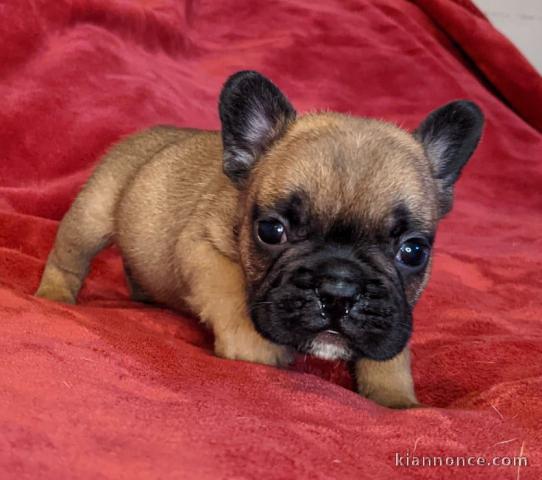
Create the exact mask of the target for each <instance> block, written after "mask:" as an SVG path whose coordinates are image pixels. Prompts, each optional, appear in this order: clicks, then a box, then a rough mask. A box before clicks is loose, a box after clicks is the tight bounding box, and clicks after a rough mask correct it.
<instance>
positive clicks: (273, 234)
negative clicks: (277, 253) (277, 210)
mask: <svg viewBox="0 0 542 480" xmlns="http://www.w3.org/2000/svg"><path fill="white" fill-rule="evenodd" d="M258 238H259V239H260V240H261V241H262V242H263V243H267V244H268V245H278V244H279V243H284V242H286V227H284V225H283V224H282V223H281V222H279V221H278V220H275V219H270V220H260V221H259V222H258Z"/></svg>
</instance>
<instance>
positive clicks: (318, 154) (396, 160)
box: [256, 125, 437, 231]
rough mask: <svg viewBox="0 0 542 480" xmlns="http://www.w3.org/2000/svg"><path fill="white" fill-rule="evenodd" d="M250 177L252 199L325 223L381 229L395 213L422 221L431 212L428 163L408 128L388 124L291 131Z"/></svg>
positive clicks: (428, 220)
mask: <svg viewBox="0 0 542 480" xmlns="http://www.w3.org/2000/svg"><path fill="white" fill-rule="evenodd" d="M377 127H379V125H377ZM397 130H398V129H397ZM294 134H295V132H294ZM257 181H258V188H257V189H256V191H257V194H256V197H257V198H256V203H257V204H258V205H259V206H261V207H267V208H270V209H273V208H275V209H279V210H284V211H288V212H289V214H293V215H294V216H295V215H297V216H298V217H300V219H302V217H303V216H310V217H313V218H318V219H320V223H321V224H322V225H328V228H332V225H333V224H334V223H342V224H345V225H346V224H354V225H362V226H365V227H366V228H368V229H370V230H376V229H378V230H384V231H385V230H386V229H388V228H393V224H394V222H396V221H397V219H398V218H403V219H408V221H409V222H413V223H415V224H417V225H418V226H420V227H422V228H424V229H430V228H432V226H433V224H434V222H435V218H436V207H437V205H436V191H435V185H434V181H433V180H432V176H431V172H430V167H429V163H428V162H427V161H426V159H425V158H424V156H423V152H422V150H421V147H419V145H418V144H417V143H416V142H415V141H414V139H411V138H410V135H408V134H407V133H406V132H404V133H403V132H401V131H399V132H396V131H395V130H393V129H391V132H390V131H388V130H387V129H386V128H381V129H379V128H376V129H374V128H373V129H371V128H369V129H358V130H341V129H330V130H329V131H322V130H320V131H317V130H315V131H308V132H306V133H305V134H298V135H294V136H293V137H292V138H290V139H286V141H285V142H283V143H282V144H281V145H279V146H278V148H277V149H276V150H275V151H273V152H271V155H270V156H269V158H267V159H266V161H264V162H262V166H261V168H260V169H259V172H258V179H257ZM390 225H391V226H390Z"/></svg>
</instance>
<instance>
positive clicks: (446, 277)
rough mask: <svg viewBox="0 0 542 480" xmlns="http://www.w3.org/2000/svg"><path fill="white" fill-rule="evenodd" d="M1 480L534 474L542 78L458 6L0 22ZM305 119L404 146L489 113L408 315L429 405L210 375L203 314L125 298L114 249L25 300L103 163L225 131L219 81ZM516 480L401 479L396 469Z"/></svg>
mask: <svg viewBox="0 0 542 480" xmlns="http://www.w3.org/2000/svg"><path fill="white" fill-rule="evenodd" d="M0 12H1V16H2V22H1V25H0V45H2V49H1V51H0V75H1V78H2V81H1V83H0V98H1V100H2V107H1V108H0V147H1V149H0V155H1V159H2V160H1V162H0V225H1V228H0V478H2V479H12V478H13V479H20V478H33V479H35V478H44V479H45V478H47V479H49V478H50V479H74V478H85V479H87V478H88V479H97V478H104V479H105V478H107V479H109V478H111V479H113V478H115V479H117V478H129V479H143V478H162V479H169V478H172V479H173V478H175V479H184V478H186V479H222V478H224V479H226V478H235V479H241V478H242V479H263V478H265V479H286V478H303V479H305V478H306V479H329V478H352V479H360V478H377V479H391V478H394V479H398V478H405V479H443V478H468V479H478V478H479V479H510V478H521V479H522V480H526V479H533V480H534V479H538V478H542V476H541V472H540V469H539V465H540V463H541V462H542V455H541V442H542V320H541V318H542V302H541V300H540V296H541V291H542V276H541V274H540V271H541V269H542V242H541V239H540V237H541V232H542V216H541V212H542V194H541V192H542V163H541V160H542V158H541V156H542V155H541V154H542V148H541V147H542V141H541V134H540V133H539V131H540V129H541V128H542V93H541V89H542V83H541V79H540V76H538V75H537V73H536V72H535V71H534V70H533V68H532V67H530V66H529V65H528V63H527V62H526V61H525V60H524V58H523V57H522V56H521V55H520V54H519V53H518V51H517V50H516V49H515V48H514V47H513V46H512V45H511V44H510V43H509V42H508V41H507V40H506V39H505V38H504V37H503V36H502V35H500V34H499V33H498V32H496V30H494V28H493V27H492V26H491V25H490V24H489V23H488V22H487V20H486V19H485V18H484V17H483V15H481V14H480V12H479V11H477V10H476V9H475V8H474V7H473V6H472V4H470V3H469V2H468V1H459V0H458V1H451V0H448V1H445V0H435V1H424V0H418V1H413V2H408V1H406V0H395V1H392V0H387V1H386V0H375V1H369V0H340V1H339V0H325V1H318V2H316V1H314V0H311V1H309V0H296V1H287V0H277V1H272V2H271V1H264V0H253V1H252V0H251V1H248V0H247V1H242V2H240V1H233V0H225V1H220V2H218V1H217V2H212V1H197V0H194V1H189V0H187V1H186V2H183V1H181V0H177V1H174V0H139V1H132V2H127V1H121V0H92V1H91V0H88V1H76V0H72V1H68V0H54V1H53V0H50V1H45V0H41V1H40V0H34V1H31V0H20V1H11V2H4V3H2V4H1V5H0ZM246 68H250V69H257V70H260V71H262V72H263V73H264V74H266V75H268V76H269V77H271V78H272V79H273V80H274V81H275V82H276V83H277V84H278V85H279V86H280V87H281V88H282V89H283V90H284V91H285V92H286V93H287V95H288V96H289V97H290V98H291V100H292V102H293V103H294V105H295V106H296V108H297V109H298V110H299V111H300V112H303V111H308V110H313V109H332V110H338V111H341V112H351V113H353V114H356V115H367V116H375V117H378V118H383V119H387V120H391V121H394V122H397V123H398V124H400V125H402V126H404V127H406V128H414V127H415V126H416V125H417V124H418V123H419V122H420V121H421V120H422V118H423V117H424V116H425V115H426V114H427V113H428V112H429V111H430V110H432V109H433V108H435V107H437V106H439V105H440V104H443V103H445V102H447V101H450V100H452V99H456V98H470V99H472V100H474V101H476V102H478V103H479V104H480V105H481V106H482V108H483V110H484V112H485V114H486V117H487V126H486V131H485V134H484V137H483V140H482V143H481V146H480V148H479V150H478V151H477V152H476V154H475V155H474V157H473V159H472V160H471V163H470V164H469V165H468V166H467V168H466V169H465V170H464V174H463V177H462V179H461V180H460V182H459V185H458V188H457V190H456V194H457V195H456V202H455V208H454V211H453V213H452V214H451V215H450V216H449V217H448V218H447V219H446V220H445V221H444V222H443V224H442V226H441V229H440V231H439V234H438V238H437V242H436V254H435V259H434V266H433V275H432V280H431V282H430V285H429V287H428V289H427V291H426V292H425V294H424V295H423V297H422V300H421V302H420V304H419V306H418V307H417V309H416V311H415V331H414V335H413V340H412V350H413V365H414V377H415V382H416V385H417V390H418V393H419V398H420V400H421V401H422V402H423V403H425V404H427V405H429V406H430V407H428V408H421V409H415V410H410V411H392V410H388V409H385V408H382V407H379V406H377V405H375V404H373V403H371V402H369V401H367V400H365V399H363V398H361V397H360V396H358V395H357V394H356V393H354V392H353V391H351V390H350V389H349V387H350V385H349V383H350V382H349V380H348V374H347V371H346V368H345V366H344V365H342V364H327V363H322V362H315V361H311V360H310V359H303V358H301V359H299V360H298V362H297V364H296V366H295V367H294V368H292V369H291V370H290V371H285V370H278V369H274V368H270V367H265V366H260V365H254V364H249V363H244V362H233V361H227V360H222V359H218V358H215V357H214V356H213V354H212V348H211V347H212V338H211V335H210V334H209V333H208V332H206V331H205V330H204V329H203V327H201V326H200V325H198V323H197V322H196V321H195V320H192V319H188V318H183V317H180V316H179V315H176V314H175V313H173V312H170V311H167V310H165V309H160V308H152V307H145V306H142V305H139V304H136V303H133V302H131V301H130V300H129V299H128V295H127V289H126V286H125V283H124V280H123V277H122V271H121V264H120V260H119V258H118V255H117V253H116V252H115V251H114V250H110V251H108V252H105V253H104V254H103V255H101V256H100V257H99V258H98V259H97V260H96V262H95V264H94V267H93V270H92V273H91V276H90V278H89V279H88V281H87V283H86V285H85V287H84V289H83V291H82V295H81V298H80V300H81V303H80V305H77V306H65V305H60V304H56V303H52V302H49V301H45V300H38V299H36V298H34V297H33V296H32V293H33V292H34V290H35V289H36V287H37V285H38V281H39V277H40V274H41V271H42V269H43V265H44V262H45V259H46V256H47V254H48V251H49V249H50V248H51V245H52V242H53V239H54V234H55V231H56V228H57V225H58V223H57V222H58V220H59V219H60V218H61V216H62V215H63V213H64V212H65V211H66V210H67V208H68V206H69V204H70V202H71V201H72V200H73V198H74V196H75V194H76V192H77V191H78V189H79V188H80V187H81V185H82V183H83V182H84V180H85V179H86V178H87V177H88V175H89V174H90V171H91V169H92V167H93V165H94V164H95V162H96V161H97V159H98V158H99V156H100V155H101V154H102V153H103V152H104V150H105V149H106V148H107V147H108V146H109V145H110V144H111V143H112V142H113V141H115V140H117V139H119V138H120V137H121V136H122V135H125V134H128V133H130V132H133V131H135V130H138V129H141V128H143V127H146V126H149V125H153V124H159V123H160V124H168V123H169V124H176V125H179V126H190V127H202V128H217V127H218V116H217V108H216V102H217V95H218V93H219V90H220V87H221V83H222V82H223V81H224V79H225V78H226V76H227V75H229V74H231V73H232V72H234V71H235V70H238V69H246ZM408 450H409V451H410V453H411V455H431V456H435V455H448V456H458V455H461V456H471V455H482V456H485V457H486V458H488V459H491V458H492V457H493V456H515V455H518V454H519V453H520V451H521V452H522V453H523V454H524V455H526V456H527V457H528V461H529V463H530V465H529V466H528V467H521V470H520V471H519V475H520V476H519V477H516V476H517V475H518V469H517V467H470V468H469V467H463V468H460V467H434V468H429V467H426V468H421V467H418V468H415V467H412V468H407V467H398V466H395V453H396V452H397V453H399V454H402V455H404V454H406V452H407V451H408Z"/></svg>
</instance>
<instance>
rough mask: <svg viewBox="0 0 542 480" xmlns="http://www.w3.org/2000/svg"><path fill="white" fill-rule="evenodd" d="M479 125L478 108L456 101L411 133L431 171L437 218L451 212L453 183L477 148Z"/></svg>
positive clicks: (480, 131) (479, 115)
mask: <svg viewBox="0 0 542 480" xmlns="http://www.w3.org/2000/svg"><path fill="white" fill-rule="evenodd" d="M483 125H484V115H483V114H482V111H481V110H480V108H479V107H478V106H477V105H476V104H474V103H473V102H470V101H467V100H458V101H455V102H451V103H448V104H446V105H444V106H443V107H440V108H438V109H437V110H435V111H433V112H431V113H430V114H429V115H428V116H427V118H426V119H425V120H424V121H423V122H422V123H421V125H420V126H419V127H418V128H417V129H416V131H415V132H414V136H415V137H416V138H417V139H418V140H419V141H420V142H421V143H422V144H423V147H424V149H425V154H426V155H427V157H428V158H429V160H430V162H431V164H432V167H433V176H434V177H435V180H436V181H437V185H438V188H439V194H440V198H439V203H440V215H441V216H443V215H445V214H446V213H448V212H449V211H450V209H451V208H452V201H453V186H454V183H455V182H456V181H457V179H458V178H459V175H460V173H461V169H462V168H463V167H464V166H465V164H466V163H467V161H468V159H469V158H470V157H471V155H472V154H473V152H474V150H475V148H476V146H477V145H478V142H479V140H480V136H481V135H482V128H483Z"/></svg>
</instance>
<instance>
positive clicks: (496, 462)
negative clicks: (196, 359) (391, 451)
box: [395, 450, 529, 468]
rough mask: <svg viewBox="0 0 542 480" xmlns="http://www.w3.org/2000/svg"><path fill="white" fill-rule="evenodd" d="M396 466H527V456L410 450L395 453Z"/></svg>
mask: <svg viewBox="0 0 542 480" xmlns="http://www.w3.org/2000/svg"><path fill="white" fill-rule="evenodd" d="M395 466H396V467H411V468H416V467H516V468H518V467H527V466H529V462H528V459H527V457H526V456H523V455H522V456H516V457H489V458H488V457H478V456H461V457H455V456H448V455H437V456H431V455H414V454H411V453H410V451H408V450H407V451H406V452H405V453H398V452H396V453H395Z"/></svg>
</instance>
